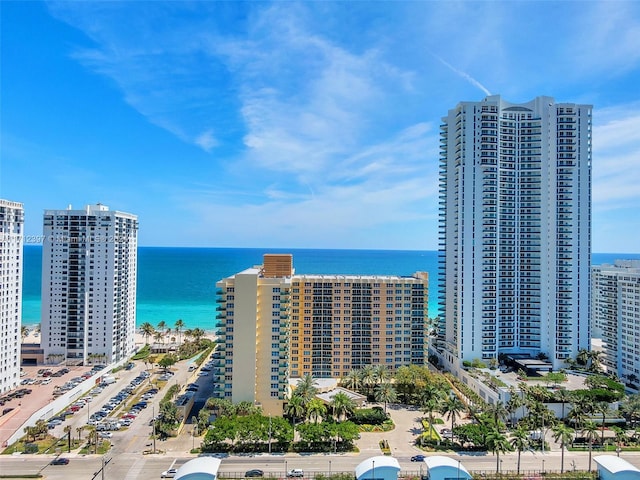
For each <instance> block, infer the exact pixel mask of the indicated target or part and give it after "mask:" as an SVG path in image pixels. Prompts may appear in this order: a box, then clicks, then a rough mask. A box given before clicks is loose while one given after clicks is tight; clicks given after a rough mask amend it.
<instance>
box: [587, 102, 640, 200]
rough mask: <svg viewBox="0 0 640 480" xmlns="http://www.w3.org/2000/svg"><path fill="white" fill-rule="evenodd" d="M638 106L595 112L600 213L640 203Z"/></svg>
mask: <svg viewBox="0 0 640 480" xmlns="http://www.w3.org/2000/svg"><path fill="white" fill-rule="evenodd" d="M637 107H638V104H630V105H621V106H616V107H611V108H606V109H602V110H600V111H597V112H596V115H595V118H596V119H597V120H598V124H597V125H595V126H594V127H593V202H594V208H595V209H598V210H615V209H617V208H625V207H629V206H630V205H637V204H638V203H640V188H638V185H640V169H639V168H638V167H637V165H638V159H640V114H638V108H637Z"/></svg>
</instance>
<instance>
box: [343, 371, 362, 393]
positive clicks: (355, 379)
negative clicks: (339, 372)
mask: <svg viewBox="0 0 640 480" xmlns="http://www.w3.org/2000/svg"><path fill="white" fill-rule="evenodd" d="M342 384H343V385H344V386H345V388H348V389H350V390H355V391H356V392H359V391H360V387H362V379H361V377H360V372H359V371H358V370H351V371H350V372H349V374H348V375H347V376H346V377H345V378H343V379H342Z"/></svg>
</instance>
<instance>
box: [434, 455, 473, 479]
mask: <svg viewBox="0 0 640 480" xmlns="http://www.w3.org/2000/svg"><path fill="white" fill-rule="evenodd" d="M424 463H425V464H426V465H427V476H428V477H429V480H444V479H445V478H455V479H457V480H470V479H471V474H470V473H469V471H468V470H467V469H466V468H465V467H464V465H462V464H461V463H460V462H459V461H458V460H454V459H453V458H451V457H445V456H443V455H433V456H429V457H426V458H425V459H424Z"/></svg>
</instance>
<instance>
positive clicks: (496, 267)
mask: <svg viewBox="0 0 640 480" xmlns="http://www.w3.org/2000/svg"><path fill="white" fill-rule="evenodd" d="M440 147H441V153H440V205H441V218H440V256H441V258H440V268H441V275H440V309H441V311H440V325H439V341H438V342H437V344H438V347H437V349H438V351H439V352H440V353H441V356H442V359H443V361H444V362H445V363H446V364H449V365H450V366H457V365H459V363H460V362H462V361H464V360H474V359H478V360H484V361H485V362H486V361H487V360H490V359H498V356H499V355H500V354H514V355H521V356H524V355H529V356H531V357H536V356H538V355H540V354H541V353H542V354H543V355H544V356H546V357H547V358H548V361H549V362H551V363H552V364H553V367H554V368H560V367H562V366H564V360H565V359H566V358H568V357H573V356H575V355H576V354H577V352H578V350H579V349H581V348H589V337H590V332H589V295H590V290H589V275H590V255H591V106H589V105H577V104H572V103H556V102H555V100H554V99H553V98H550V97H537V98H536V99H534V100H533V101H531V102H528V103H524V104H513V103H509V102H506V101H504V100H503V99H502V98H501V97H500V96H497V95H496V96H489V97H487V98H485V99H484V100H482V101H480V102H462V103H460V104H459V105H458V106H457V107H456V108H454V109H453V110H450V111H449V114H448V115H447V116H446V117H444V118H443V122H442V125H441V146H440Z"/></svg>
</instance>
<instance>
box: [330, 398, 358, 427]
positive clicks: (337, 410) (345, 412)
mask: <svg viewBox="0 0 640 480" xmlns="http://www.w3.org/2000/svg"><path fill="white" fill-rule="evenodd" d="M355 408H356V404H355V402H354V401H353V400H352V399H351V397H349V395H347V394H346V393H344V392H338V393H336V394H335V395H334V396H333V398H332V399H331V411H332V412H333V416H334V418H335V419H336V420H337V421H341V420H343V419H344V418H346V417H348V416H349V415H351V414H353V412H354V411H355Z"/></svg>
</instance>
